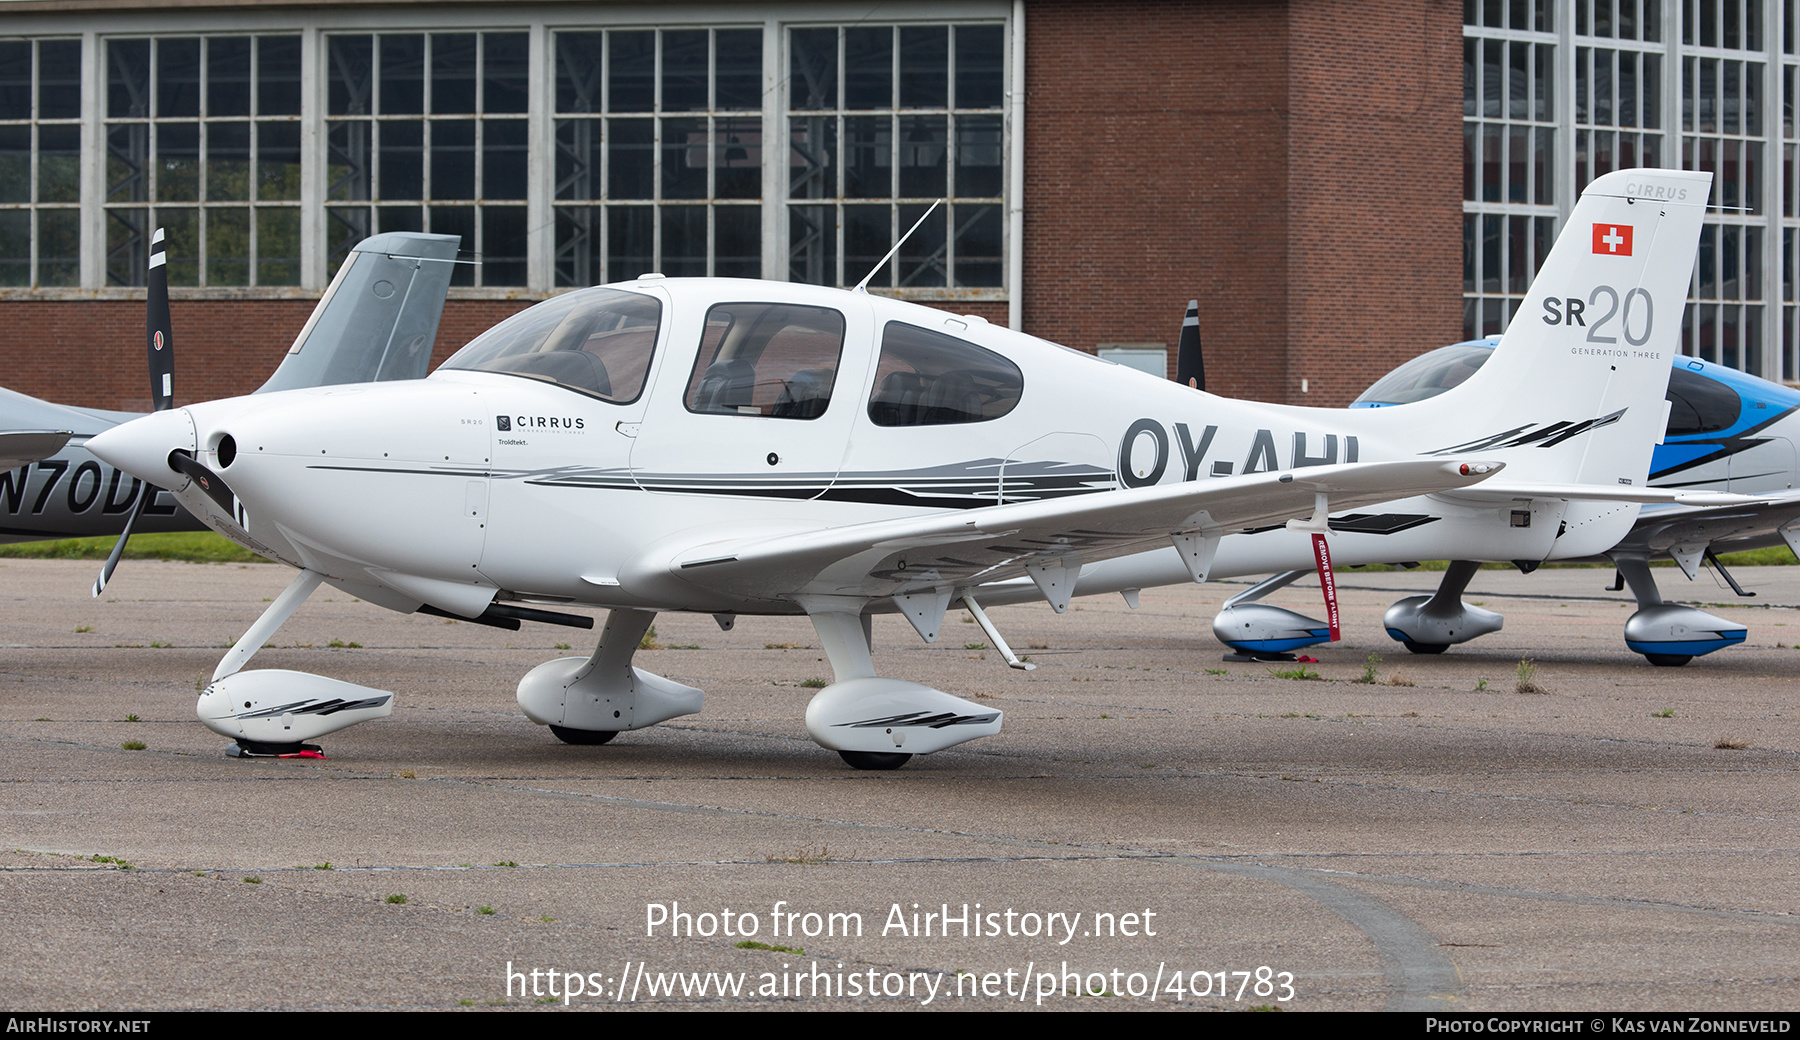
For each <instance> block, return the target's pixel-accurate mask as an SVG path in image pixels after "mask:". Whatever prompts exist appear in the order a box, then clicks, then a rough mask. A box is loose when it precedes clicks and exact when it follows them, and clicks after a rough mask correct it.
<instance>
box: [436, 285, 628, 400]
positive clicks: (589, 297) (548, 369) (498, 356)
mask: <svg viewBox="0 0 1800 1040" xmlns="http://www.w3.org/2000/svg"><path fill="white" fill-rule="evenodd" d="M661 321H662V303H661V302H660V301H659V300H657V299H656V298H655V297H653V296H644V295H642V294H640V293H633V292H624V291H622V290H619V289H607V288H595V289H584V290H582V291H580V292H572V293H568V294H567V295H564V296H559V297H557V298H556V299H554V300H549V301H546V302H544V303H540V304H538V305H537V306H536V307H533V308H531V309H530V310H526V311H521V312H520V313H518V314H515V315H513V316H512V317H510V318H508V319H506V320H505V321H503V322H501V323H500V324H498V325H496V326H494V327H493V328H491V329H489V330H487V331H486V332H484V333H482V334H481V335H479V336H477V337H475V338H474V339H473V340H471V341H470V342H469V345H468V346H466V347H464V348H462V349H461V350H459V351H457V352H456V353H455V354H453V355H451V357H450V360H448V361H446V362H444V364H443V367H444V368H446V369H465V370H469V371H474V372H504V373H505V374H507V375H513V376H524V377H525V378H527V379H540V380H543V381H544V382H546V383H555V384H556V385H558V386H562V387H567V388H568V389H570V390H574V391H576V392H577V393H582V394H586V395H587V396H589V397H597V398H599V399H600V400H602V401H611V402H613V403H614V404H629V403H631V402H632V401H635V400H637V398H638V395H639V394H641V393H643V391H644V381H645V380H646V379H647V378H648V377H649V374H650V357H651V354H652V352H653V351H654V350H655V349H656V331H657V328H658V326H659V325H660V324H661Z"/></svg>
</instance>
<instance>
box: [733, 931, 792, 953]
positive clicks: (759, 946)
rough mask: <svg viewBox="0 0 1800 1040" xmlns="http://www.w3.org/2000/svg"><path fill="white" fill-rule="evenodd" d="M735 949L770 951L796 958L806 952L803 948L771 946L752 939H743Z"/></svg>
mask: <svg viewBox="0 0 1800 1040" xmlns="http://www.w3.org/2000/svg"><path fill="white" fill-rule="evenodd" d="M740 934H741V933H740ZM737 948H738V949H740V950H772V951H774V952H776V953H791V954H793V955H794V956H796V957H798V956H800V955H802V954H804V953H805V952H806V950H805V948H804V947H800V946H771V945H769V944H768V943H759V942H757V941H756V940H754V939H745V940H744V941H743V942H741V943H738V944H737Z"/></svg>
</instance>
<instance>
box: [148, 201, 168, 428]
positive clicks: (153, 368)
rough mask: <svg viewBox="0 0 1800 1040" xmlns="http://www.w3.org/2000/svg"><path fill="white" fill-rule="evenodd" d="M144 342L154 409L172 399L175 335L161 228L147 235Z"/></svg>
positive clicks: (160, 407) (165, 406) (163, 408)
mask: <svg viewBox="0 0 1800 1040" xmlns="http://www.w3.org/2000/svg"><path fill="white" fill-rule="evenodd" d="M145 285H146V292H145V297H144V300H145V307H144V345H145V348H146V350H147V351H148V352H149V355H150V399H151V400H152V401H154V402H156V403H155V407H154V410H155V411H158V412H160V411H163V410H165V409H167V408H169V407H170V406H171V405H173V404H174V403H175V339H174V335H175V333H174V329H173V327H172V326H171V323H170V321H169V268H168V263H167V254H166V253H165V252H164V251H163V229H162V228H157V229H156V232H155V233H154V234H152V235H151V236H150V270H149V273H148V276H147V277H146V278H145Z"/></svg>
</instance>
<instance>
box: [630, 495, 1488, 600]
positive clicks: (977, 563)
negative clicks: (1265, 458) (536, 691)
mask: <svg viewBox="0 0 1800 1040" xmlns="http://www.w3.org/2000/svg"><path fill="white" fill-rule="evenodd" d="M1499 469H1500V464H1498V463H1490V462H1476V461H1464V460H1455V461H1443V460H1430V461H1407V462H1378V463H1356V464H1348V465H1338V466H1312V467H1307V468H1305V469H1300V470H1291V471H1286V472H1280V473H1259V474H1254V475H1250V476H1239V477H1225V478H1217V479H1211V480H1204V481H1194V482H1188V483H1181V484H1167V485H1158V486H1155V487H1145V488H1131V489H1125V490H1117V491H1102V492H1096V493H1093V494H1089V495H1081V496H1077V497H1073V498H1063V499H1054V500H1046V501H1037V502H1020V503H1014V504H1010V505H998V506H989V507H986V508H981V509H968V510H956V511H946V512H940V513H931V514H928V515H925V516H916V517H904V518H900V519H893V520H880V521H874V522H871V523H865V524H853V525H849V526H844V527H835V528H826V529H824V530H820V529H817V528H809V529H807V530H804V531H789V532H785V533H780V534H773V535H771V534H761V535H748V536H744V537H737V538H727V539H724V540H716V539H715V540H708V541H706V542H704V543H703V544H701V543H697V542H696V541H687V542H686V543H684V544H683V543H677V544H674V545H670V544H669V543H665V544H664V545H663V546H662V547H661V548H659V549H658V550H656V551H655V552H653V553H651V554H647V555H646V556H644V557H640V558H639V559H638V560H637V561H634V563H633V564H632V565H631V566H629V567H627V568H626V569H625V570H624V571H623V572H621V573H620V575H619V576H618V583H619V584H622V585H623V586H624V587H625V588H626V589H629V590H632V591H633V592H634V593H638V594H644V593H650V592H653V591H654V592H667V593H675V592H678V591H679V588H680V586H681V585H685V586H687V587H689V590H690V592H691V590H692V589H693V588H695V587H697V588H699V589H703V590H706V591H709V592H713V593H717V594H720V595H723V596H728V597H732V598H739V599H746V600H750V599H759V600H766V599H789V600H792V599H797V598H802V597H808V596H845V597H857V598H862V599H873V598H880V597H888V596H899V595H908V594H912V593H919V592H926V591H930V590H937V591H938V592H939V593H940V594H941V593H943V592H945V591H948V590H950V589H957V588H964V589H966V588H969V587H972V586H974V585H977V584H980V583H984V582H991V581H1004V580H1007V579H1010V578H1017V577H1020V576H1024V575H1029V576H1031V577H1032V578H1033V579H1034V580H1036V581H1037V582H1038V584H1039V586H1040V587H1043V588H1044V589H1045V595H1046V598H1048V599H1049V600H1050V602H1051V604H1052V606H1056V607H1058V609H1059V610H1060V609H1061V604H1064V603H1066V602H1067V600H1068V590H1069V589H1070V588H1072V587H1073V584H1074V576H1075V574H1076V573H1077V572H1078V571H1079V570H1080V567H1081V565H1082V564H1083V563H1091V562H1094V561H1096V560H1104V559H1110V558H1112V557H1115V556H1125V555H1129V554H1131V553H1136V552H1142V551H1144V550H1146V549H1152V548H1158V547H1160V546H1163V545H1167V544H1169V543H1170V542H1171V541H1173V542H1174V544H1175V545H1176V546H1177V547H1178V548H1180V549H1181V551H1182V554H1183V558H1184V559H1185V560H1187V561H1188V566H1189V569H1190V571H1192V572H1193V573H1194V575H1195V578H1196V580H1203V578H1204V575H1205V572H1206V569H1207V568H1208V567H1209V566H1210V565H1211V560H1212V551H1213V549H1214V548H1216V546H1217V544H1218V539H1219V538H1220V537H1221V536H1223V535H1225V534H1227V533H1230V532H1233V531H1237V530H1241V529H1243V528H1247V527H1261V526H1267V525H1270V524H1279V523H1281V522H1282V521H1284V520H1289V519H1292V518H1296V517H1305V516H1312V517H1314V519H1315V520H1317V521H1321V522H1322V518H1323V516H1324V515H1325V513H1327V512H1330V511H1331V510H1341V509H1350V508H1355V507H1358V506H1364V505H1371V504H1374V503H1376V502H1386V501H1390V500H1393V499H1400V498H1410V497H1412V496H1415V495H1422V494H1429V493H1432V492H1438V491H1446V490H1450V489H1453V488H1459V487H1465V486H1468V485H1470V484H1474V483H1476V482H1478V481H1480V480H1483V479H1486V477H1487V476H1489V475H1491V474H1493V473H1495V472H1498V470H1499ZM1312 523H1313V521H1308V525H1307V526H1310V525H1311V524H1312ZM1059 582H1060V584H1059ZM672 583H679V584H672ZM1059 601H1060V602H1059Z"/></svg>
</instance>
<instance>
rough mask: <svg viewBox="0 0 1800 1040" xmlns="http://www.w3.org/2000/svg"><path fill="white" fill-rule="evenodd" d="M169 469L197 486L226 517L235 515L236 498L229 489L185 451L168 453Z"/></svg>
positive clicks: (218, 477)
mask: <svg viewBox="0 0 1800 1040" xmlns="http://www.w3.org/2000/svg"><path fill="white" fill-rule="evenodd" d="M169 468H170V469H172V470H175V471H177V472H179V473H181V474H183V475H184V476H186V477H187V478H188V479H189V480H192V481H193V482H194V483H195V484H197V485H199V487H200V490H202V491H204V492H206V497H208V498H210V499H212V500H213V501H214V502H217V503H218V504H219V508H220V509H222V510H224V511H225V515H226V516H236V515H237V496H236V495H233V494H232V493H231V488H229V487H227V486H226V485H225V481H224V480H223V479H222V478H221V477H220V476H219V475H218V474H217V473H214V472H213V471H212V470H210V469H207V468H206V467H205V466H203V465H201V464H200V463H199V462H198V461H197V460H196V459H195V458H194V457H193V456H192V455H189V454H188V453H187V452H185V451H172V452H170V453H169Z"/></svg>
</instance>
